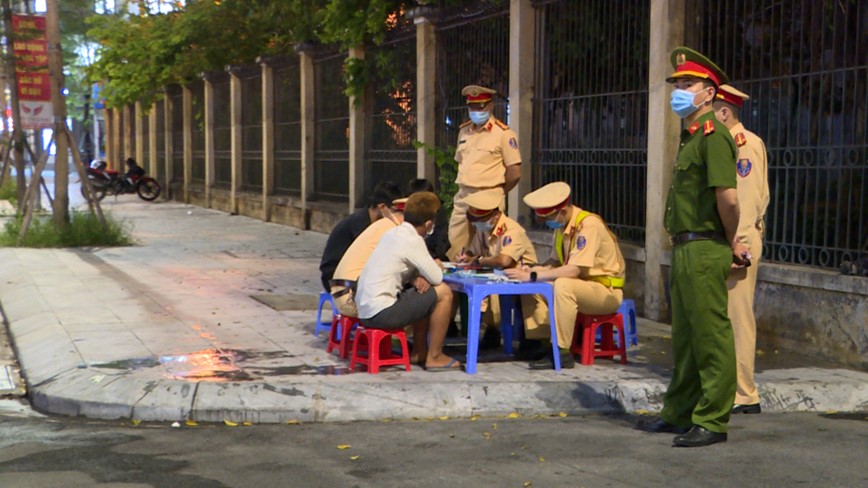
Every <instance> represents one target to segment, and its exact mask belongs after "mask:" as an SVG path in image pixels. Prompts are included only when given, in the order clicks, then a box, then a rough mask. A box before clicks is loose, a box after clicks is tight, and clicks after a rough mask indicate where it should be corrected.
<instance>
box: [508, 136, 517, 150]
mask: <svg viewBox="0 0 868 488" xmlns="http://www.w3.org/2000/svg"><path fill="white" fill-rule="evenodd" d="M509 147H511V148H513V149H518V141H516V140H515V137H510V138H509Z"/></svg>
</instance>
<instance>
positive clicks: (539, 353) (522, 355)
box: [515, 339, 552, 361]
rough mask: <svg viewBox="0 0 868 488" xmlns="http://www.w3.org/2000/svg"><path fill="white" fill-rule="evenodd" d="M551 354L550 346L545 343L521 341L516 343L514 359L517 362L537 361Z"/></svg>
mask: <svg viewBox="0 0 868 488" xmlns="http://www.w3.org/2000/svg"><path fill="white" fill-rule="evenodd" d="M551 353H552V345H551V344H550V343H549V342H547V341H537V340H533V339H522V340H521V341H519V343H518V351H516V352H515V359H518V360H519V361H537V360H539V359H542V358H544V357H546V356H547V355H549V354H551Z"/></svg>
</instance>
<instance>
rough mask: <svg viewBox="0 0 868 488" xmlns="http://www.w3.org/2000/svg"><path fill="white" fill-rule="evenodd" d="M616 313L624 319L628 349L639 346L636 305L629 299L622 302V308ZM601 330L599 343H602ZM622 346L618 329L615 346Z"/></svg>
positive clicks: (616, 330)
mask: <svg viewBox="0 0 868 488" xmlns="http://www.w3.org/2000/svg"><path fill="white" fill-rule="evenodd" d="M616 313H619V314H621V315H622V316H623V317H624V335H626V336H627V347H630V345H634V346H638V345H639V335H638V334H637V332H636V303H635V302H634V301H633V300H630V299H629V298H625V299H624V300H623V301H621V306H620V307H618V311H617V312H616ZM600 338H601V336H600V330H599V329H597V342H600ZM620 345H621V338H620V337H618V329H615V346H616V347H617V346H620Z"/></svg>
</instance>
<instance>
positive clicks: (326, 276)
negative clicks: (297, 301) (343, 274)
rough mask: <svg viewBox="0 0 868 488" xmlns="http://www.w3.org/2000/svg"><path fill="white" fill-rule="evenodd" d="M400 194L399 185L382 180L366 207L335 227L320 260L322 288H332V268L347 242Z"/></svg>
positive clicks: (384, 210) (344, 249) (386, 210)
mask: <svg viewBox="0 0 868 488" xmlns="http://www.w3.org/2000/svg"><path fill="white" fill-rule="evenodd" d="M403 196H404V194H403V193H402V192H401V188H400V187H399V186H398V185H396V184H394V183H392V182H391V181H384V182H381V183H380V184H378V185H377V186H376V187H375V188H374V192H373V193H372V194H371V197H370V199H369V200H368V206H367V207H366V208H360V209H358V210H356V211H355V212H353V213H351V214H350V215H347V216H346V217H344V218H343V219H342V220H341V221H340V222H338V223H337V225H335V226H334V228H333V229H332V231H331V233H329V238H328V240H327V241H326V245H325V249H324V250H323V253H322V261H320V263H319V270H320V273H321V276H320V279H321V280H322V286H323V289H325V291H329V290H330V289H331V285H329V280H331V279H332V277H333V276H334V274H335V268H337V267H338V263H339V262H340V261H341V258H342V257H343V256H344V253H345V252H346V251H347V248H348V247H350V244H352V243H353V241H354V240H355V239H356V237H358V236H359V234H361V233H362V232H363V231H364V230H365V229H366V228H367V227H368V226H369V225H371V223H373V222H374V221H376V220H379V219H381V218H383V216H384V214H386V215H388V213H389V212H390V211H391V210H390V208H391V206H392V200H397V199H399V198H402V197H403Z"/></svg>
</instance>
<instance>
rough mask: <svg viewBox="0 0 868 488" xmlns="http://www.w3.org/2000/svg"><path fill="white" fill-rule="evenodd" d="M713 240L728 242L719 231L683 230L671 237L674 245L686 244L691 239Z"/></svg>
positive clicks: (670, 239)
mask: <svg viewBox="0 0 868 488" xmlns="http://www.w3.org/2000/svg"><path fill="white" fill-rule="evenodd" d="M711 240H715V241H720V242H726V239H724V237H723V236H722V235H720V234H718V233H717V232H682V233H680V234H675V235H674V236H672V237H670V238H669V242H671V243H672V245H673V246H677V245H679V244H685V243H687V242H690V241H711Z"/></svg>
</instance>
